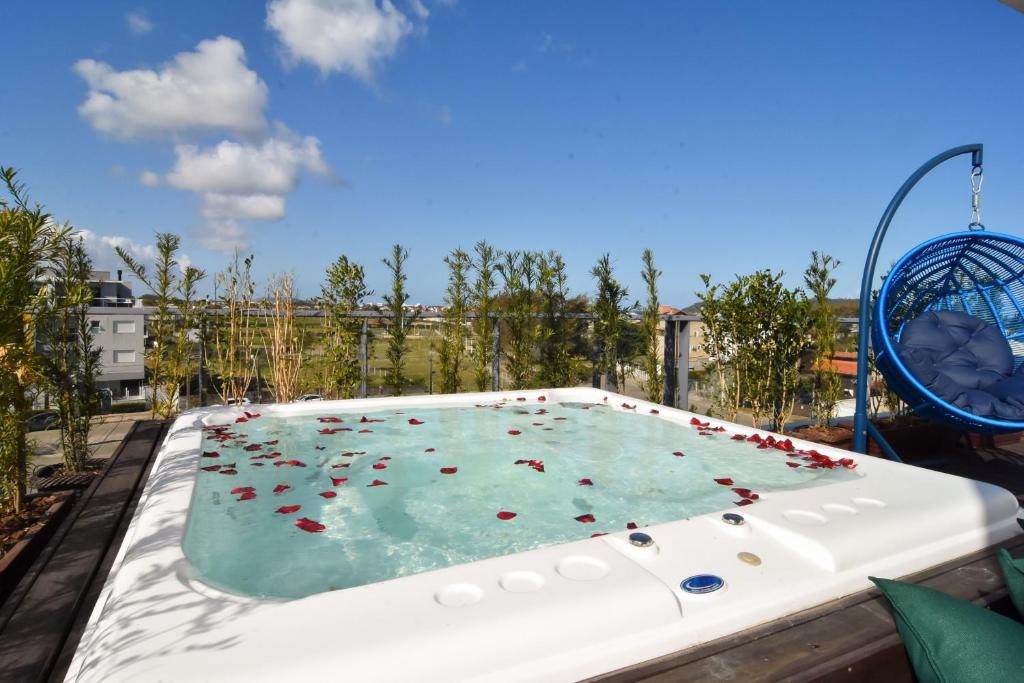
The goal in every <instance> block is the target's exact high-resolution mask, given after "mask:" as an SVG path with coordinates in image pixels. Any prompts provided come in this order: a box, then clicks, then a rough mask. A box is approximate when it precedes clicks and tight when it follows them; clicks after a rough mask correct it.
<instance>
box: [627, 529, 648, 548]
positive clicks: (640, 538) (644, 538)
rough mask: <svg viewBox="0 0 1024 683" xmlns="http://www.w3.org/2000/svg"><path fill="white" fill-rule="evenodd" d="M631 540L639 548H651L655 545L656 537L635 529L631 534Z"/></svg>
mask: <svg viewBox="0 0 1024 683" xmlns="http://www.w3.org/2000/svg"><path fill="white" fill-rule="evenodd" d="M629 542H630V543H631V544H632V545H635V546H636V547H637V548H650V547H651V546H652V545H654V539H653V538H651V537H650V536H649V535H647V534H645V533H644V532H642V531H634V532H633V533H631V534H630V535H629Z"/></svg>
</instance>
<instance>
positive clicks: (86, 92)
mask: <svg viewBox="0 0 1024 683" xmlns="http://www.w3.org/2000/svg"><path fill="white" fill-rule="evenodd" d="M0 24H2V25H3V26H5V27H6V28H7V30H5V31H4V46H5V54H6V55H7V57H8V60H10V61H8V68H7V69H5V73H4V77H3V81H2V85H0V107H2V109H0V111H2V112H3V114H2V116H0V165H4V166H14V167H16V168H18V169H20V177H21V179H22V180H23V181H24V182H25V183H27V185H28V186H29V188H30V191H31V194H32V197H33V199H35V200H36V201H39V202H41V203H43V204H45V206H46V208H47V210H49V211H50V212H51V213H53V214H54V216H55V217H56V218H57V219H59V220H61V221H69V222H70V223H72V224H73V225H74V226H75V227H76V228H78V229H80V230H83V231H87V232H85V235H86V240H87V243H88V244H89V245H90V250H91V251H92V253H93V254H94V258H95V260H96V262H97V266H100V267H106V268H117V262H116V260H115V259H116V257H114V256H113V251H112V246H113V245H122V246H124V247H126V248H128V249H129V250H130V251H132V252H133V253H135V254H136V255H137V256H138V257H140V258H142V259H147V258H149V257H151V255H152V244H153V241H154V234H155V233H157V232H174V233H177V234H179V235H181V237H182V245H183V247H182V250H183V253H184V254H185V258H186V259H187V262H190V263H192V264H194V265H196V266H199V267H201V268H204V269H206V270H207V271H208V272H210V273H213V272H216V271H219V270H221V269H223V268H224V266H225V265H226V263H227V261H228V259H229V258H230V254H231V253H232V252H233V251H234V250H235V249H240V250H242V253H243V254H249V253H251V254H254V256H255V266H256V271H257V274H258V276H259V277H260V278H261V279H265V278H266V277H267V276H269V275H270V274H271V273H276V272H285V271H287V272H291V273H293V274H294V275H295V277H296V280H297V283H298V285H299V290H300V293H301V294H302V295H304V296H313V295H315V294H316V293H317V292H318V289H319V283H320V281H321V280H322V277H323V273H324V270H325V268H326V267H327V265H328V264H329V263H330V262H331V261H333V260H334V259H336V258H337V257H338V256H339V255H341V254H345V255H347V256H348V257H349V258H350V259H353V260H355V261H357V262H359V263H361V264H363V265H364V267H365V268H366V275H367V281H368V282H367V283H368V285H369V286H370V287H371V288H373V289H374V290H376V292H377V293H378V294H379V293H381V292H383V291H385V290H386V289H387V287H388V284H389V283H388V273H387V271H386V269H385V267H384V266H383V265H382V263H381V257H383V256H385V255H387V254H388V252H389V250H390V247H391V245H392V244H394V243H396V242H397V243H401V244H403V245H405V246H406V247H407V248H408V249H409V251H410V258H409V261H408V273H409V283H408V284H409V289H410V292H411V296H412V301H413V302H421V303H439V302H440V301H441V298H442V296H443V290H444V287H445V281H446V277H447V271H446V268H445V266H444V263H443V261H442V259H443V257H444V255H445V254H446V253H447V252H449V251H450V250H451V249H453V248H455V247H459V246H461V247H463V248H467V249H468V248H470V247H471V246H472V245H473V244H474V243H475V242H476V241H478V240H480V239H486V240H488V241H489V242H491V243H492V244H494V245H495V246H497V247H498V248H501V249H508V250H512V249H528V250H548V249H555V250H558V251H559V252H561V253H562V254H563V256H564V257H565V259H566V261H567V264H568V269H569V276H570V278H569V283H570V286H571V288H572V289H573V290H574V291H576V292H592V291H593V289H594V285H593V282H592V281H591V279H590V276H589V270H590V268H591V266H592V265H593V264H594V262H595V261H596V260H597V259H598V257H599V256H600V255H601V254H602V253H605V252H608V253H610V254H611V256H612V259H613V262H614V264H615V267H616V270H617V274H618V276H619V278H620V279H621V280H622V281H623V283H625V284H626V285H628V286H629V288H630V295H631V298H633V299H635V298H640V297H642V294H643V293H642V287H643V284H642V280H641V279H640V255H641V252H642V250H643V249H644V248H645V247H650V248H651V249H653V251H654V255H655V260H656V262H657V265H658V266H659V268H660V269H661V270H662V271H663V273H664V275H663V277H662V280H661V294H662V297H661V298H662V300H663V302H664V303H667V304H671V305H676V306H684V305H688V304H691V303H693V302H694V301H695V300H696V296H695V294H694V292H695V291H696V290H697V289H699V288H700V279H699V275H700V274H701V273H709V274H711V275H712V277H713V278H714V279H715V280H727V279H730V278H731V277H732V276H734V275H735V274H737V273H747V272H752V271H754V270H757V269H761V268H772V269H774V270H782V271H784V272H785V273H786V276H785V279H786V282H787V283H789V284H790V285H792V286H795V285H798V284H800V282H801V279H802V276H801V274H802V271H803V269H804V268H805V267H806V265H807V262H808V259H809V254H810V251H811V250H812V249H815V250H819V251H823V252H826V253H829V254H832V255H834V256H836V257H838V258H839V259H840V260H841V261H842V266H841V267H840V268H839V270H838V272H837V276H838V278H839V283H838V284H837V286H836V290H835V294H836V295H837V296H849V297H853V296H857V294H858V290H859V286H860V273H861V269H862V268H863V261H864V257H865V252H866V250H867V246H868V243H869V241H870V239H871V235H872V233H873V231H874V228H875V225H876V224H877V221H878V219H879V216H880V214H881V213H882V211H883V209H884V208H885V206H886V204H887V203H888V201H889V199H890V197H891V196H892V194H893V193H894V192H895V191H896V190H897V189H898V187H899V186H900V184H901V183H902V182H903V180H904V179H905V178H906V177H907V176H908V175H909V174H910V173H911V172H912V171H913V170H914V169H915V168H916V167H917V166H918V165H919V164H921V163H922V162H924V161H925V160H927V159H928V158H930V157H931V156H933V155H934V154H936V153H938V152H940V151H942V150H944V149H946V148H949V147H953V146H956V145H960V144H966V143H973V142H982V143H984V144H985V159H986V165H985V171H986V175H985V185H984V193H983V198H982V210H983V220H984V222H985V223H986V225H987V226H988V227H989V229H993V230H997V231H1003V232H1009V233H1013V234H1020V231H1021V227H1022V225H1024V191H1022V190H1024V132H1022V131H1024V125H1022V120H1024V87H1022V86H1024V56H1022V53H1021V51H1020V46H1021V45H1024V14H1021V13H1019V12H1016V11H1014V10H1012V9H1010V8H1009V7H1007V6H1005V5H1003V4H1001V3H999V2H996V0H937V1H936V0H913V1H910V0H908V1H905V2H899V3H894V2H889V1H886V0H860V1H858V2H820V1H815V0H807V1H795V0H794V1H786V2H775V3H750V2H712V3H705V2H701V3H698V2H667V1H666V2H658V1H651V2H646V3H626V2H610V1H600V0H592V1H586V2H584V1H582V0H576V1H569V0H567V1H565V2H550V1H547V0H516V2H504V3H500V2H490V1H487V2H484V1H481V0H443V1H442V0H390V1H388V0H377V1H376V2H374V0H271V1H270V2H267V3H263V2H255V1H253V0H237V1H233V2H229V1H227V0H225V1H222V2H216V3H211V2H205V1H196V0H178V1H177V2H174V3H156V2H151V3H145V2H139V1H138V0H135V1H131V2H117V1H106V2H89V3H83V2H70V1H67V0H54V1H52V2H46V3H40V2H35V3H31V2H18V3H15V2H6V3H3V6H2V7H0ZM969 171H970V167H969V162H968V160H967V159H966V158H963V159H960V160H957V161H953V162H950V163H948V164H946V165H945V166H944V167H942V168H940V169H938V170H937V171H935V172H934V173H932V174H931V175H929V176H928V177H927V178H926V179H925V180H924V181H923V182H922V184H921V185H920V186H919V188H918V189H916V190H915V191H914V193H913V194H912V195H911V196H910V198H908V200H907V202H906V203H905V204H904V207H903V209H901V213H900V214H899V215H898V216H897V219H896V221H895V222H894V224H893V227H892V229H891V230H890V233H889V234H890V236H889V238H888V239H887V242H886V244H885V247H884V249H883V252H882V258H881V261H882V262H883V263H884V262H888V261H892V260H895V259H896V258H898V257H899V256H900V255H901V254H902V253H904V252H905V251H906V250H907V249H909V248H910V247H911V246H913V245H915V244H917V243H918V242H921V241H923V240H925V239H927V238H930V237H932V236H936V235H939V234H942V233H945V232H949V231H952V230H959V229H962V228H964V227H966V225H967V223H968V222H969V218H970V204H969V202H970V194H969V188H970V185H969V180H968V176H969ZM207 289H210V287H208V288H207ZM374 298H375V299H376V298H378V296H375V297H374Z"/></svg>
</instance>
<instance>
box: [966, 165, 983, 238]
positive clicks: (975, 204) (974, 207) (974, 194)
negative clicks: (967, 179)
mask: <svg viewBox="0 0 1024 683" xmlns="http://www.w3.org/2000/svg"><path fill="white" fill-rule="evenodd" d="M983 182H985V174H984V173H983V172H982V170H981V166H974V167H972V168H971V222H970V224H968V226H967V229H968V230H984V229H985V225H984V224H983V223H982V222H981V185H982V183H983Z"/></svg>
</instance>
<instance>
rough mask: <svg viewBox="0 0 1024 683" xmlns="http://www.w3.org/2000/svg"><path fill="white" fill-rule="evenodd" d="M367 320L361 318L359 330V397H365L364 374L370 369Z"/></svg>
mask: <svg viewBox="0 0 1024 683" xmlns="http://www.w3.org/2000/svg"><path fill="white" fill-rule="evenodd" d="M368 327H369V325H368V322H367V321H366V320H363V326H362V329H361V330H360V332H359V397H360V398H366V376H367V375H368V374H369V371H370V344H369V339H368V337H369V330H368Z"/></svg>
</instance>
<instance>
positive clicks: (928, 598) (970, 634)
mask: <svg viewBox="0 0 1024 683" xmlns="http://www.w3.org/2000/svg"><path fill="white" fill-rule="evenodd" d="M868 578H870V579H871V580H872V581H874V582H875V585H876V586H878V589H879V590H880V591H882V595H884V596H885V597H886V598H887V599H888V600H889V605H890V606H891V607H892V611H893V617H894V619H895V621H896V628H897V629H898V630H899V632H900V637H901V638H902V639H903V644H904V645H905V646H906V648H907V655H908V656H909V657H910V663H911V664H912V665H913V667H914V673H915V674H916V675H917V678H918V679H919V680H920V681H921V682H922V683H932V682H933V681H934V682H936V683H972V682H975V681H976V682H977V683H997V682H998V681H1018V682H1019V681H1024V625H1021V624H1018V623H1017V622H1016V621H1014V620H1013V619H1009V618H1007V617H1004V616H1002V615H1001V614H996V613H995V612H990V611H989V610H986V609H982V608H981V607H977V606H976V605H972V604H971V603H969V602H965V601H963V600H958V599H957V598H954V597H953V596H951V595H947V594H946V593H943V592H941V591H937V590H933V589H931V588H925V587H924V586H918V585H916V584H913V583H903V582H902V581H890V580H888V579H876V578H875V577H873V576H872V577H868Z"/></svg>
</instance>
